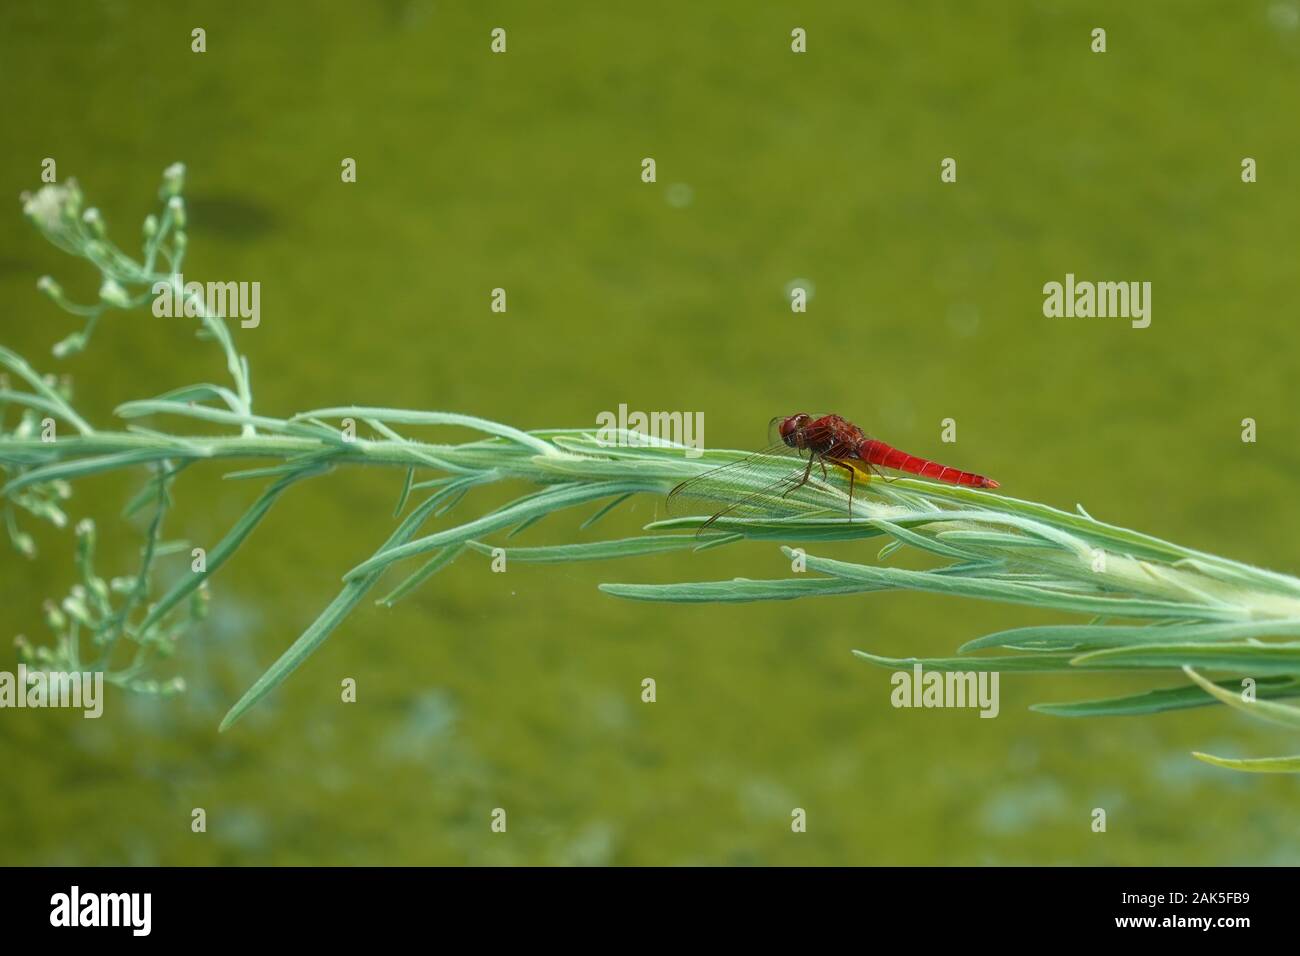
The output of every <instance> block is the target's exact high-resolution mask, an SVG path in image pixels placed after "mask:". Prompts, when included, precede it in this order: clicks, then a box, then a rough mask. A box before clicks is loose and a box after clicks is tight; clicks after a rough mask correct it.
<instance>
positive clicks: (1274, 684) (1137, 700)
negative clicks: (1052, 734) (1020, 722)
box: [1029, 677, 1300, 717]
mask: <svg viewBox="0 0 1300 956" xmlns="http://www.w3.org/2000/svg"><path fill="white" fill-rule="evenodd" d="M1216 684H1217V686H1219V687H1223V688H1225V689H1231V688H1233V687H1236V686H1238V683H1237V682H1234V681H1218V682H1216ZM1256 690H1257V692H1258V694H1259V696H1260V697H1267V698H1278V697H1297V696H1300V682H1297V681H1294V680H1291V679H1289V678H1276V677H1274V678H1269V677H1262V678H1260V680H1259V682H1258V684H1257V685H1256ZM1214 703H1215V699H1214V698H1213V697H1211V696H1210V695H1209V694H1207V693H1206V692H1205V691H1203V690H1202V689H1201V688H1200V687H1197V686H1196V685H1195V684H1187V685H1184V686H1182V687H1162V688H1159V689H1157V690H1149V691H1145V692H1143V693H1141V694H1130V695H1127V696H1124V697H1107V698H1103V699H1100V700H1077V701H1066V702H1061V703H1051V704H1033V705H1031V706H1030V708H1029V709H1030V710H1033V711H1037V712H1038V713H1042V714H1052V715H1053V716H1055V717H1127V716H1136V715H1139V714H1158V713H1162V712H1164V711H1166V710H1185V709H1188V708H1191V707H1209V706H1211V705H1213V704H1214Z"/></svg>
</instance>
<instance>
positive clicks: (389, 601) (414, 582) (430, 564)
mask: <svg viewBox="0 0 1300 956" xmlns="http://www.w3.org/2000/svg"><path fill="white" fill-rule="evenodd" d="M464 550H465V546H464V545H461V544H458V545H453V546H451V547H448V548H443V549H442V550H441V551H439V552H437V553H436V554H434V556H433V557H431V558H430V559H429V560H428V561H426V562H424V564H422V565H420V567H419V569H418V570H417V571H416V572H415V573H414V574H412V575H411V576H410V577H408V578H407V579H406V580H405V581H403V582H402V583H401V584H399V585H398V586H397V587H395V588H393V590H392V591H390V592H389V593H388V595H387V596H386V597H382V598H380V599H379V600H378V601H376V602H375V603H376V604H382V605H384V607H392V606H393V605H394V604H396V603H397V602H398V601H400V600H401V599H402V598H404V597H406V595H408V594H410V593H411V592H412V591H414V590H415V589H416V588H417V587H419V586H420V585H421V584H423V583H424V582H425V581H427V580H429V578H431V577H433V575H435V574H437V573H438V572H439V571H441V570H442V569H443V568H445V567H446V566H447V565H449V564H451V562H453V561H455V560H456V559H457V558H458V557H460V555H461V553H462V552H463V551H464Z"/></svg>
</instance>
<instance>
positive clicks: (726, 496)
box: [668, 412, 998, 531]
mask: <svg viewBox="0 0 1300 956" xmlns="http://www.w3.org/2000/svg"><path fill="white" fill-rule="evenodd" d="M769 430H770V431H771V432H772V436H771V437H772V438H773V439H774V441H773V443H772V445H771V446H770V447H768V448H765V449H763V450H762V451H760V452H756V453H754V454H752V455H749V456H747V457H745V458H741V459H739V460H737V461H733V462H728V463H727V464H725V465H720V466H719V467H717V468H714V469H711V470H710V471H706V472H704V473H702V474H699V475H696V476H695V477H694V478H689V479H687V480H686V481H683V482H682V483H681V484H679V485H678V486H677V487H675V488H674V489H673V490H672V491H670V492H669V493H668V510H669V512H670V513H672V512H676V513H686V512H687V511H688V510H689V509H690V507H691V506H689V505H688V504H687V502H693V501H696V500H698V499H709V500H712V501H713V502H717V501H718V500H722V501H725V502H728V503H727V504H726V506H725V507H723V508H722V510H720V511H718V512H717V513H716V514H714V515H713V517H711V518H709V520H708V521H706V522H705V523H704V524H703V525H701V526H700V530H701V531H702V530H704V529H705V528H708V527H709V526H710V525H712V524H713V523H714V522H715V521H717V520H718V519H719V518H721V517H723V516H724V515H729V514H744V513H747V512H748V511H750V510H751V509H753V508H754V507H755V506H759V505H762V504H764V503H771V502H773V501H779V500H780V499H785V498H789V497H790V496H791V495H793V494H794V493H795V492H796V491H798V490H799V489H800V488H802V487H804V486H805V485H807V484H809V482H810V480H811V479H812V475H813V468H819V469H820V471H821V476H822V478H823V479H825V478H826V477H827V466H828V465H829V466H831V467H833V468H837V469H840V470H842V471H844V472H845V473H847V475H848V478H849V517H850V519H851V518H852V517H853V489H854V485H855V484H856V482H857V480H858V478H859V477H861V478H862V479H863V480H867V479H869V478H870V477H871V476H872V475H879V476H880V477H881V478H885V477H886V476H885V475H884V473H883V472H882V471H881V470H880V469H882V468H889V469H891V470H893V471H901V472H904V473H906V474H909V475H917V476H919V477H921V478H931V479H933V480H935V481H941V482H944V483H946V484H950V485H964V486H966V487H968V488H997V487H998V483H997V482H996V481H994V480H993V479H992V478H986V477H985V476H983V475H977V474H975V473H974V472H971V471H962V470H961V469H959V468H953V467H951V466H950V465H943V464H940V463H939V462H937V461H931V460H930V459H928V458H921V457H919V456H917V455H911V454H908V453H907V452H904V451H900V450H899V449H897V448H895V447H894V446H893V445H890V444H888V443H886V442H883V441H880V440H879V439H877V438H871V437H869V436H868V435H867V434H866V432H864V431H863V430H862V429H861V428H859V427H858V426H857V425H855V424H853V423H852V422H851V421H849V420H848V419H845V418H841V417H840V416H839V415H820V416H813V415H809V414H808V413H806V412H800V413H798V414H796V415H785V416H777V417H776V418H773V419H772V421H771V423H770V425H769ZM790 455H797V456H799V458H800V459H804V458H806V459H807V461H806V462H802V461H801V464H800V466H799V467H798V468H796V469H794V470H793V471H792V472H790V473H789V474H787V475H784V476H782V477H779V478H777V479H776V480H772V479H771V477H770V474H771V471H770V465H771V459H772V457H773V456H790ZM886 480H888V479H886Z"/></svg>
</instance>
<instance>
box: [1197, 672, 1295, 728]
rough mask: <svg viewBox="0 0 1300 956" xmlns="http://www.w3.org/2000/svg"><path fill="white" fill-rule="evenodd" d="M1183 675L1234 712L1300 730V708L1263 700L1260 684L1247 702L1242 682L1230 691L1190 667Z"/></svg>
mask: <svg viewBox="0 0 1300 956" xmlns="http://www.w3.org/2000/svg"><path fill="white" fill-rule="evenodd" d="M1183 673H1184V674H1186V675H1187V676H1188V677H1190V678H1191V679H1192V680H1194V681H1195V682H1196V684H1197V685H1198V686H1199V687H1200V688H1201V690H1203V691H1205V692H1206V693H1207V694H1210V695H1212V696H1213V697H1215V698H1216V699H1217V700H1221V701H1223V703H1225V704H1227V705H1228V706H1229V707H1231V708H1232V709H1233V710H1239V711H1241V712H1242V713H1243V714H1249V715H1250V716H1252V717H1255V718H1257V719H1259V720H1267V721H1269V722H1270V723H1274V724H1281V725H1282V726H1284V727H1297V728H1300V708H1296V707H1288V706H1287V705H1286V704H1275V703H1273V702H1272V701H1269V700H1261V699H1260V695H1259V684H1258V683H1256V685H1255V698H1254V699H1253V700H1247V699H1246V698H1245V697H1243V696H1242V693H1241V691H1242V688H1241V684H1240V682H1238V684H1237V687H1236V689H1235V690H1228V688H1226V687H1224V686H1222V685H1220V684H1216V683H1213V682H1212V681H1208V680H1206V679H1205V678H1204V677H1202V676H1201V675H1200V674H1198V673H1196V671H1194V670H1192V669H1191V668H1190V667H1184V668H1183Z"/></svg>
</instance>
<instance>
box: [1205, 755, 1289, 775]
mask: <svg viewBox="0 0 1300 956" xmlns="http://www.w3.org/2000/svg"><path fill="white" fill-rule="evenodd" d="M1192 756H1193V757H1195V758H1196V759H1197V760H1200V761H1203V762H1204V763H1208V764H1212V765H1213V766H1215V767H1223V768H1224V769H1226V770H1241V771H1243V772H1245V773H1300V754H1296V756H1294V757H1258V758H1255V759H1253V760H1235V759H1233V758H1231V757H1215V756H1212V755H1210V754H1203V753H1198V752H1197V751H1195V750H1193V751H1192Z"/></svg>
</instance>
